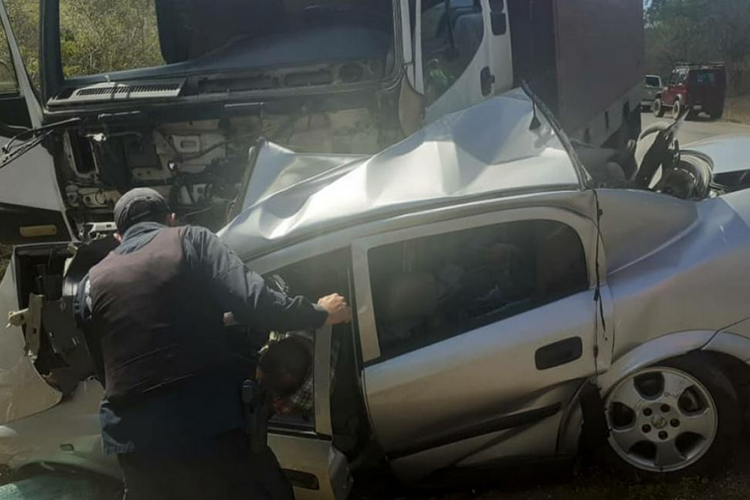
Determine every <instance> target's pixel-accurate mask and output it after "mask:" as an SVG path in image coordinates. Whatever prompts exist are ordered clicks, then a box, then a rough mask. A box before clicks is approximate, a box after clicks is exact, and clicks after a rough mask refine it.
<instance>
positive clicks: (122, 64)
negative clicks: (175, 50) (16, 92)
mask: <svg viewBox="0 0 750 500" xmlns="http://www.w3.org/2000/svg"><path fill="white" fill-rule="evenodd" d="M60 38H61V52H62V61H63V71H64V73H65V76H66V77H71V76H80V75H91V74H97V73H108V72H111V71H119V70H124V69H132V68H143V67H149V66H159V65H162V64H164V60H163V59H162V57H161V51H160V47H159V34H158V30H157V25H156V14H155V10H154V0H129V1H127V2H123V1H121V0H118V1H112V0H61V1H60Z"/></svg>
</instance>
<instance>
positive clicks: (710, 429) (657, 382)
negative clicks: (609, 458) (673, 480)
mask: <svg viewBox="0 0 750 500" xmlns="http://www.w3.org/2000/svg"><path fill="white" fill-rule="evenodd" d="M606 409H607V412H606V413H607V422H608V424H609V428H610V437H609V443H610V445H611V447H612V449H613V450H614V451H615V452H616V453H617V454H618V455H619V456H620V458H622V459H623V460H624V461H625V462H627V463H628V464H630V465H632V466H634V467H636V468H639V469H642V470H646V471H651V472H673V471H678V470H681V469H684V468H686V467H689V466H690V465H692V464H694V463H695V462H697V461H698V460H700V458H701V457H703V455H705V454H706V452H708V450H709V449H710V448H711V445H712V444H713V442H714V439H715V438H716V432H717V429H718V414H717V410H716V404H715V402H714V399H713V398H712V397H711V394H710V393H709V392H708V390H707V389H706V388H705V387H704V386H703V384H701V382H699V381H698V380H697V379H696V378H694V377H693V376H691V375H690V374H688V373H686V372H683V371H681V370H677V369H674V368H667V367H656V368H650V369H646V370H643V371H641V372H638V373H636V374H634V375H631V376H630V377H628V378H627V379H625V380H623V381H622V382H621V383H620V384H618V385H617V386H616V387H615V388H614V390H613V391H612V392H611V393H610V395H609V396H608V397H607V401H606Z"/></svg>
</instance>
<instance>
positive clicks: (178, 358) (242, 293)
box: [75, 222, 327, 453]
mask: <svg viewBox="0 0 750 500" xmlns="http://www.w3.org/2000/svg"><path fill="white" fill-rule="evenodd" d="M75 309H76V311H77V312H78V315H79V321H81V322H82V324H83V325H84V330H85V331H86V337H87V344H88V348H89V351H90V353H91V355H92V358H93V360H94V364H95V366H96V367H97V372H98V374H99V377H100V380H102V381H104V383H105V394H104V399H103V400H102V404H101V407H100V418H101V424H102V438H103V443H104V449H105V451H106V452H109V453H130V452H141V451H147V452H149V453H155V452H159V451H162V452H168V451H169V450H178V449H184V448H185V447H194V446H200V442H201V441H206V440H207V439H210V438H211V437H212V436H216V435H219V434H222V433H224V432H227V431H231V430H234V429H239V428H242V427H243V420H242V407H241V403H240V396H239V384H238V382H239V380H238V379H237V378H236V376H235V374H233V373H232V370H231V363H230V361H229V357H230V352H229V347H228V345H227V342H226V336H225V333H224V326H223V315H224V313H225V312H232V313H233V314H234V316H235V319H236V320H237V321H238V322H240V323H242V324H245V325H248V326H249V327H251V328H252V329H254V330H256V331H268V330H279V331H288V330H300V329H309V328H317V327H319V326H321V325H322V324H323V323H324V322H325V320H326V318H327V313H326V312H325V310H323V309H322V308H320V307H319V306H317V305H314V304H312V303H310V302H309V301H307V300H306V299H304V298H302V297H297V298H289V297H287V296H286V295H284V294H282V293H279V292H277V291H275V290H272V289H270V288H268V287H267V286H266V285H265V282H264V280H263V278H262V277H260V276H258V275H257V274H255V273H253V272H252V271H249V270H247V269H246V268H245V266H244V265H243V263H242V262H241V260H240V259H239V257H237V255H236V254H235V253H234V252H233V251H232V250H230V249H229V248H228V247H227V246H226V245H225V244H224V243H223V242H222V241H221V240H220V239H219V238H217V237H216V236H215V235H214V234H213V233H211V232H210V231H208V230H206V229H202V228H198V227H192V226H188V227H183V228H167V227H166V226H163V225H161V224H157V223H152V222H143V223H140V224H136V225H135V226H133V227H132V228H130V229H129V230H128V231H127V232H126V233H125V235H124V237H123V242H122V244H121V245H120V246H119V247H118V248H117V249H116V250H115V251H113V252H112V253H111V254H110V255H109V256H107V257H106V258H105V259H104V260H103V261H102V262H100V263H99V264H98V265H96V266H94V267H93V268H92V269H91V271H90V272H89V274H88V276H87V277H86V278H84V280H83V281H82V283H81V286H80V287H79V293H78V297H77V300H76V307H75ZM247 375H248V376H251V375H252V374H247Z"/></svg>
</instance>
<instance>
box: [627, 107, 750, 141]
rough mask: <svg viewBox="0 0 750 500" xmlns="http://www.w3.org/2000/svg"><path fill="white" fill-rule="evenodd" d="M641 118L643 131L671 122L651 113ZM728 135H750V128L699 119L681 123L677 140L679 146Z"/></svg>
mask: <svg viewBox="0 0 750 500" xmlns="http://www.w3.org/2000/svg"><path fill="white" fill-rule="evenodd" d="M642 117H643V129H644V130H645V129H646V127H648V126H650V125H652V124H654V123H656V122H659V121H667V122H671V121H672V120H671V119H670V118H667V117H664V118H656V117H655V116H654V115H653V114H652V113H651V112H648V113H643V115H642ZM728 134H746V135H750V126H748V125H740V124H737V123H732V122H726V121H712V120H708V119H703V118H699V119H698V120H697V121H688V122H685V123H683V124H682V128H681V129H680V133H679V137H678V138H679V139H680V143H681V144H689V143H691V142H695V141H698V140H700V139H705V138H707V137H712V136H715V135H728Z"/></svg>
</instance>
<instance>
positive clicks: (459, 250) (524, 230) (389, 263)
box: [368, 220, 588, 358]
mask: <svg viewBox="0 0 750 500" xmlns="http://www.w3.org/2000/svg"><path fill="white" fill-rule="evenodd" d="M368 260H369V270H370V280H371V286H372V297H373V307H374V312H375V321H376V327H377V335H378V340H379V343H380V350H381V355H382V356H383V357H384V358H390V357H393V356H397V355H399V354H403V353H406V352H409V351H413V350H415V349H419V348H421V347H424V346H428V345H430V344H433V343H435V342H439V341H441V340H444V339H447V338H450V337H454V336H456V335H460V334H462V333H465V332H468V331H471V330H474V329H476V328H479V327H481V326H484V325H488V324H491V323H494V322H497V321H499V320H502V319H504V318H507V317H510V316H513V315H515V314H519V313H521V312H524V311H528V310H530V309H533V308H535V307H538V306H540V305H542V304H545V303H549V302H552V301H554V300H557V299H559V298H562V297H565V296H568V295H571V294H574V293H576V292H579V291H582V290H585V289H586V288H587V287H588V271H587V268H586V259H585V254H584V251H583V246H582V245H581V241H580V239H579V237H578V234H577V233H576V232H575V230H573V229H572V228H571V227H569V226H567V225H565V224H562V223H559V222H554V221H546V220H532V221H523V222H512V223H505V224H499V225H493V226H485V227H480V228H473V229H467V230H462V231H455V232H451V233H446V234H440V235H436V236H428V237H423V238H417V239H412V240H408V241H402V242H398V243H394V244H389V245H384V246H381V247H376V248H373V249H371V250H370V251H369V252H368Z"/></svg>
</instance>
